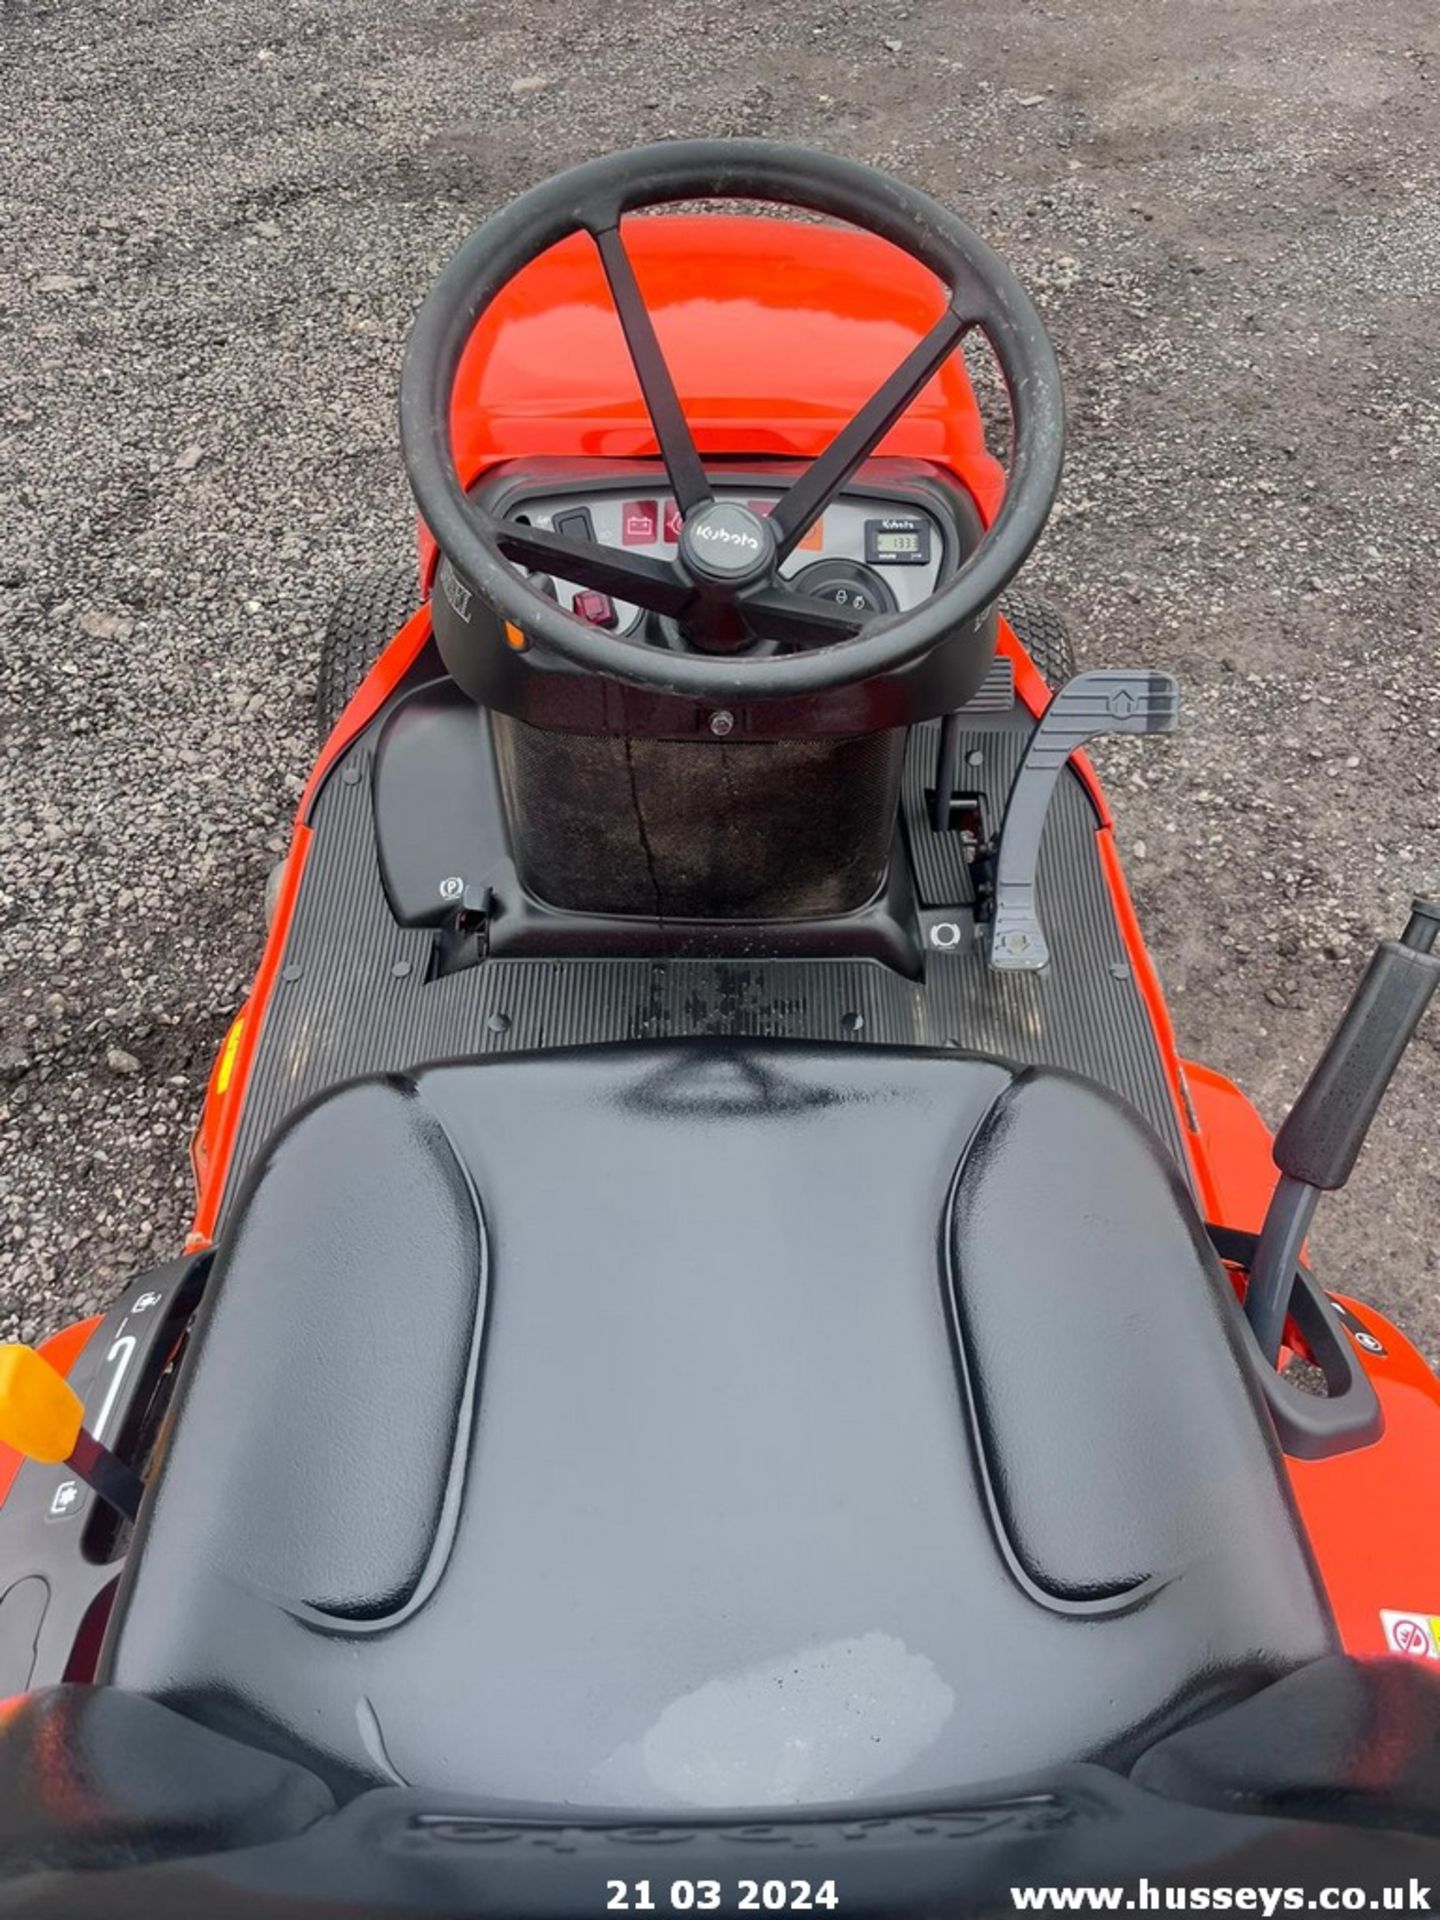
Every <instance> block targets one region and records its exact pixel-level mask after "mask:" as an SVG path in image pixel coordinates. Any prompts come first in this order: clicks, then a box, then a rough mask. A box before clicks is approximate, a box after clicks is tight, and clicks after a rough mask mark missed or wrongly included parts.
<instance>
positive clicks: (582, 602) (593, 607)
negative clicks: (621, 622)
mask: <svg viewBox="0 0 1440 1920" xmlns="http://www.w3.org/2000/svg"><path fill="white" fill-rule="evenodd" d="M570 605H571V608H572V610H573V612H574V613H575V614H576V615H577V616H578V618H580V619H581V620H584V621H585V622H586V624H587V625H589V626H592V627H613V626H615V625H616V616H615V602H614V601H613V600H612V599H611V598H610V596H609V594H608V593H594V592H591V591H589V590H587V591H586V592H584V593H577V594H576V596H575V598H574V599H573V600H572V601H571V603H570Z"/></svg>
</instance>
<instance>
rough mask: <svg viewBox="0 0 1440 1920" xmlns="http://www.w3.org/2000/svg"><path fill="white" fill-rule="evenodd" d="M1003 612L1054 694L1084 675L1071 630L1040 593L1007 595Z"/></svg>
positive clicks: (1003, 602)
mask: <svg viewBox="0 0 1440 1920" xmlns="http://www.w3.org/2000/svg"><path fill="white" fill-rule="evenodd" d="M1000 611H1001V613H1003V614H1004V616H1005V618H1006V619H1007V620H1008V621H1009V622H1010V625H1011V626H1012V627H1013V628H1014V629H1015V638H1016V639H1017V640H1018V641H1019V642H1020V644H1021V646H1022V647H1024V649H1025V651H1026V652H1027V653H1028V654H1029V656H1030V658H1031V659H1032V660H1033V661H1034V662H1035V666H1036V670H1037V671H1038V672H1039V675H1040V678H1041V679H1042V680H1043V681H1044V682H1045V684H1046V686H1047V687H1049V688H1050V689H1051V691H1052V692H1054V691H1056V690H1057V689H1059V688H1060V687H1063V686H1064V685H1065V682H1066V681H1067V680H1073V679H1074V678H1075V675H1076V674H1077V673H1078V672H1079V671H1080V669H1079V667H1078V666H1077V665H1076V662H1075V644H1074V642H1073V641H1072V640H1071V638H1070V630H1069V628H1068V627H1067V626H1066V625H1065V622H1064V621H1063V620H1062V619H1061V618H1060V615H1059V614H1058V613H1056V611H1055V609H1054V608H1053V607H1052V606H1050V605H1049V603H1048V602H1047V601H1044V600H1042V599H1041V598H1040V596H1039V594H1038V593H1030V592H1021V593H1007V594H1005V595H1004V597H1003V598H1002V600H1001V602H1000Z"/></svg>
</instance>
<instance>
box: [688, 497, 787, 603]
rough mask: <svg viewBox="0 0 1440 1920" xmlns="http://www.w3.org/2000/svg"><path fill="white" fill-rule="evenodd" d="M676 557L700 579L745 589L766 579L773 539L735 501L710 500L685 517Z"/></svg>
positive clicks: (757, 518) (772, 555)
mask: <svg viewBox="0 0 1440 1920" xmlns="http://www.w3.org/2000/svg"><path fill="white" fill-rule="evenodd" d="M680 557H681V559H682V560H683V561H684V562H685V565H686V566H687V567H688V568H689V570H690V572H691V573H692V574H694V575H696V576H697V578H699V579H701V580H713V581H716V582H718V583H719V584H721V585H723V586H728V587H743V586H748V585H749V584H750V582H751V581H753V580H764V579H766V578H767V577H768V576H769V574H770V571H771V568H772V567H773V565H774V561H775V536H774V534H773V533H772V532H771V531H770V528H769V527H768V526H767V525H766V523H765V521H764V520H763V519H762V518H761V516H760V515H759V514H758V513H753V512H752V511H751V510H750V508H749V507H746V506H742V505H741V503H740V502H739V501H738V500H710V501H707V502H706V503H705V504H704V505H702V506H698V507H695V508H694V509H693V510H692V511H691V512H690V513H688V514H687V515H686V516H685V523H684V525H683V526H682V527H681V529H680Z"/></svg>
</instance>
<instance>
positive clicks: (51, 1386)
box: [0, 1345, 145, 1520]
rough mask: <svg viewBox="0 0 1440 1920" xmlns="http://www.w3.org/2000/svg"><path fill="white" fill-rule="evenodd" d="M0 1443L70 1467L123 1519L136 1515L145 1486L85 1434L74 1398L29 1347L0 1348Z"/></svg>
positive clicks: (40, 1355)
mask: <svg viewBox="0 0 1440 1920" xmlns="http://www.w3.org/2000/svg"><path fill="white" fill-rule="evenodd" d="M0 1443H3V1444H4V1445H5V1446H7V1447H13V1448H14V1450H15V1452H16V1453H19V1454H23V1455H24V1456H25V1458H26V1459H27V1460H39V1461H42V1462H44V1463H46V1464H47V1465H54V1466H59V1465H61V1464H63V1465H65V1466H67V1467H69V1468H70V1469H71V1471H72V1472H73V1473H75V1474H78V1476H79V1477H80V1479H82V1480H83V1481H84V1482H85V1484H86V1485H87V1486H89V1487H93V1488H94V1490H95V1492H96V1493H98V1494H99V1496H100V1498H101V1499H102V1500H104V1501H106V1502H107V1503H108V1504H109V1505H110V1506H112V1507H114V1509H115V1511H116V1512H117V1513H118V1514H120V1515H122V1517H123V1518H124V1519H126V1520H134V1518H135V1517H136V1515H137V1514H138V1513H139V1511H140V1500H141V1496H142V1495H143V1494H144V1491H145V1482H144V1481H143V1480H142V1479H141V1478H140V1476H139V1474H138V1473H136V1471H135V1469H134V1468H133V1467H130V1466H127V1465H126V1463H125V1462H124V1461H123V1460H122V1459H121V1458H120V1457H119V1455H118V1454H114V1453H112V1452H111V1451H110V1449H109V1447H107V1446H102V1444H101V1443H100V1441H98V1440H97V1439H96V1438H95V1436H94V1434H93V1433H89V1432H87V1430H86V1427H85V1407H84V1403H83V1402H82V1400H81V1398H80V1396H79V1394H78V1393H76V1391H75V1389H74V1388H73V1387H72V1386H71V1384H70V1382H69V1381H68V1380H67V1379H66V1378H65V1376H64V1374H63V1373H59V1372H57V1371H56V1369H55V1368H54V1367H52V1366H51V1364H50V1362H49V1361H48V1360H47V1359H46V1358H45V1356H44V1354H43V1353H37V1352H36V1351H35V1349H34V1347H24V1346H19V1345H13V1346H0Z"/></svg>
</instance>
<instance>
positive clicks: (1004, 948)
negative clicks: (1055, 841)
mask: <svg viewBox="0 0 1440 1920" xmlns="http://www.w3.org/2000/svg"><path fill="white" fill-rule="evenodd" d="M1179 724H1180V688H1179V685H1178V683H1177V682H1176V680H1175V677H1174V675H1173V674H1169V673H1152V672H1149V671H1147V670H1146V669H1144V668H1138V667H1101V668H1098V669H1096V670H1094V671H1092V672H1090V673H1079V674H1076V676H1075V678H1074V679H1073V680H1070V681H1067V682H1066V684H1065V685H1064V686H1063V687H1061V689H1060V691H1059V692H1058V693H1057V694H1056V695H1055V697H1054V699H1053V700H1052V701H1051V702H1050V704H1049V706H1048V707H1047V708H1046V709H1045V711H1044V713H1043V714H1042V715H1041V718H1040V723H1039V725H1038V726H1037V727H1036V729H1035V731H1034V733H1032V734H1031V736H1030V745H1029V747H1028V748H1027V749H1026V752H1025V758H1024V760H1023V761H1022V762H1021V766H1020V771H1019V773H1018V774H1017V775H1016V776H1015V784H1014V786H1013V787H1011V789H1010V799H1009V801H1008V803H1007V805H1006V808H1005V821H1004V824H1003V826H1002V827H1001V829H1000V846H999V851H998V855H997V858H996V863H995V906H994V917H993V920H992V922H991V927H990V964H991V966H992V967H997V968H1002V969H1006V970H1010V971H1020V972H1038V971H1039V969H1040V968H1041V967H1043V966H1046V965H1047V964H1048V963H1049V959H1050V949H1049V947H1048V946H1047V945H1046V944H1045V935H1044V932H1043V931H1042V929H1041V926H1040V916H1039V912H1038V910H1037V907H1036V902H1035V873H1036V868H1037V867H1038V865H1039V862H1040V840H1041V836H1042V835H1043V833H1044V831H1045V819H1046V816H1047V815H1048V813H1049V811H1050V799H1051V795H1052V794H1053V793H1054V791H1055V782H1056V781H1057V780H1058V779H1059V778H1060V774H1061V772H1062V771H1063V769H1064V767H1065V763H1066V762H1067V761H1068V760H1069V758H1070V756H1071V754H1072V753H1075V752H1077V751H1078V750H1079V749H1080V748H1081V747H1083V746H1084V745H1085V744H1086V742H1087V741H1090V740H1094V739H1096V738H1097V737H1098V736H1099V735H1100V734H1102V733H1173V732H1174V731H1175V729H1176V727H1178V726H1179Z"/></svg>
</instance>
